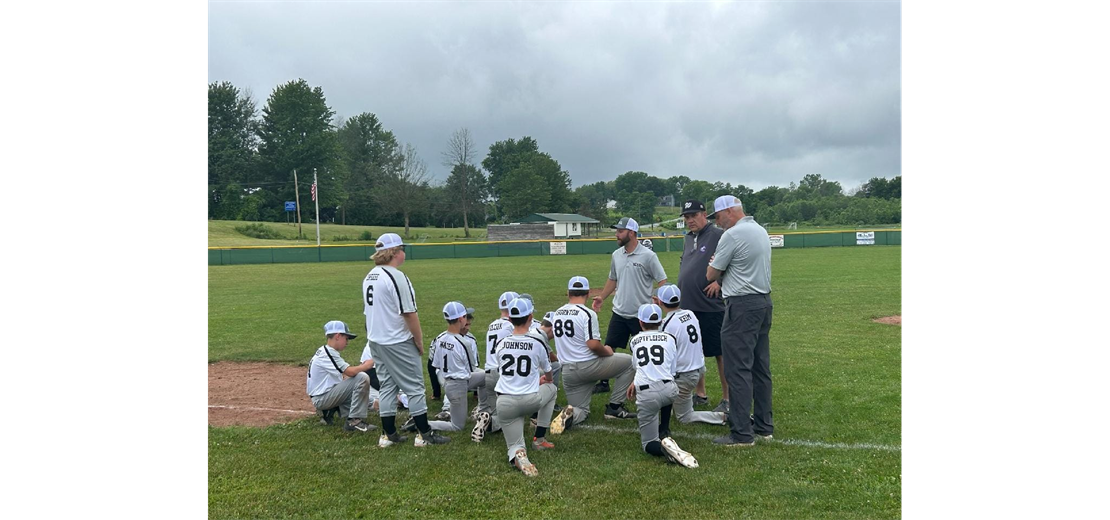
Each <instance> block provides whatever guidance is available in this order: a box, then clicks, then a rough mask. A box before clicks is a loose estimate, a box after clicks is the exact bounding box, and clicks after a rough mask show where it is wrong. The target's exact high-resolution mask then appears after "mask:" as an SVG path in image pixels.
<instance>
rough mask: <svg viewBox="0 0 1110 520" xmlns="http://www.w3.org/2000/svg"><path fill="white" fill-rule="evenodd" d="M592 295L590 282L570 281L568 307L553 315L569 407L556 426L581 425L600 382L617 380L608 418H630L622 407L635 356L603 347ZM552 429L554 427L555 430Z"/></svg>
mask: <svg viewBox="0 0 1110 520" xmlns="http://www.w3.org/2000/svg"><path fill="white" fill-rule="evenodd" d="M589 294H590V281H589V280H587V279H586V278H585V277H583V276H575V277H573V278H571V279H570V281H569V282H567V304H566V305H563V306H562V307H559V309H558V310H556V311H555V315H554V316H552V325H553V327H552V329H553V331H554V333H555V349H556V350H557V351H558V353H559V362H560V363H562V365H563V385H564V386H563V390H564V391H565V392H566V394H567V407H566V408H565V409H564V410H563V412H562V413H560V414H559V417H557V418H556V420H555V423H554V424H555V425H556V426H555V427H558V426H561V425H560V424H559V423H560V422H562V421H564V420H566V419H568V415H569V419H570V420H569V421H567V424H579V423H581V422H582V421H585V420H586V418H587V417H589V415H590V397H591V396H592V395H593V389H594V385H596V384H597V382H598V381H602V380H606V379H609V378H611V377H612V378H616V380H617V384H616V386H615V387H614V388H613V390H612V391H611V392H610V394H609V404H608V405H606V406H605V418H606V419H631V418H634V417H635V416H634V415H632V414H630V413H628V410H625V409H624V407H623V406H621V405H622V404H624V401H625V400H626V399H628V396H627V395H626V390H627V389H628V385H629V383H631V382H632V378H633V377H634V376H635V375H636V369H635V367H634V366H633V365H632V356H629V355H628V354H623V353H621V354H614V353H613V349H612V348H611V347H609V346H608V345H602V344H601V328H600V326H599V325H598V320H597V313H596V312H594V311H593V310H592V309H590V308H589V307H586V298H587V297H588V296H589ZM555 427H553V428H555Z"/></svg>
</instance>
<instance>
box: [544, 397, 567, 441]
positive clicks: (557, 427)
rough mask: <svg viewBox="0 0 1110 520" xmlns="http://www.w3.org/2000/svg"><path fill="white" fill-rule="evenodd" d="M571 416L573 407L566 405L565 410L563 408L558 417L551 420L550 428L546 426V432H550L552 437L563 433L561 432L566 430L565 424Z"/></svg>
mask: <svg viewBox="0 0 1110 520" xmlns="http://www.w3.org/2000/svg"><path fill="white" fill-rule="evenodd" d="M573 415H574V407H573V406H571V405H569V404H568V405H567V407H566V408H563V410H562V411H561V412H559V415H556V416H555V418H554V419H552V420H551V426H548V428H547V431H549V432H551V434H552V435H558V434H560V433H563V430H565V429H567V423H568V422H569V421H570V418H571V417H572V416H573Z"/></svg>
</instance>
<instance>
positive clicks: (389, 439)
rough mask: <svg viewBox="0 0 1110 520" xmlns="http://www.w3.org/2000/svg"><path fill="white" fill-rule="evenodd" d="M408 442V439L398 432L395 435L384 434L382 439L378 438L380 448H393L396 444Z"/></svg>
mask: <svg viewBox="0 0 1110 520" xmlns="http://www.w3.org/2000/svg"><path fill="white" fill-rule="evenodd" d="M407 440H409V438H408V437H405V436H404V435H401V434H400V433H397V432H393V435H386V434H384V433H383V434H382V436H381V437H378V447H379V448H388V447H390V446H393V445H394V444H397V443H400V442H405V441H407Z"/></svg>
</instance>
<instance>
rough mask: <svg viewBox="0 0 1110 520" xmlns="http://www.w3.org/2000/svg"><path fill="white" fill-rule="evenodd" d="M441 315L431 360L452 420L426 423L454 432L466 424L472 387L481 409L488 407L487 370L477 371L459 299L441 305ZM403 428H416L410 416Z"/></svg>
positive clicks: (440, 429)
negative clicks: (441, 380)
mask: <svg viewBox="0 0 1110 520" xmlns="http://www.w3.org/2000/svg"><path fill="white" fill-rule="evenodd" d="M443 318H444V319H446V320H447V330H446V331H445V332H442V333H440V335H439V336H436V339H435V341H433V344H434V346H435V349H434V350H433V352H434V353H435V354H433V355H434V356H435V359H433V360H432V363H433V366H434V367H435V368H436V371H437V372H439V373H440V374H442V375H443V378H444V385H443V388H444V395H445V397H446V399H449V400H450V402H451V422H445V421H429V422H428V425H429V426H430V427H431V428H432V430H436V431H449V432H457V431H459V430H462V429H463V425H464V424H466V417H467V414H466V409H467V394H468V393H469V392H470V391H471V390H478V401H479V403H481V405H480V406H482V408H486V407H487V406H486V401H487V399H488V398H489V397H488V392H487V391H486V373H485V372H483V371H481V370H478V360H477V359H476V356H475V353H474V352H473V351H471V349H470V345H469V342H468V341H467V340H466V337H465V336H464V335H463V334H465V332H464V331H463V329H464V328H465V325H466V307H464V306H463V304H462V303H459V302H447V305H445V306H443ZM404 428H405V429H406V430H408V431H416V422H415V421H413V420H411V419H410V420H409V422H408V423H405V426H404Z"/></svg>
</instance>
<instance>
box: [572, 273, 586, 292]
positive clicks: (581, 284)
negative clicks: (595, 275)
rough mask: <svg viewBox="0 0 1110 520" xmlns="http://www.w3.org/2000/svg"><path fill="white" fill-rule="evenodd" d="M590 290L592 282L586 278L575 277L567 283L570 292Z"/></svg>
mask: <svg viewBox="0 0 1110 520" xmlns="http://www.w3.org/2000/svg"><path fill="white" fill-rule="evenodd" d="M589 289H590V281H589V280H587V279H586V277H585V276H575V277H574V278H571V279H570V281H569V282H567V290H568V291H586V290H589Z"/></svg>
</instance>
